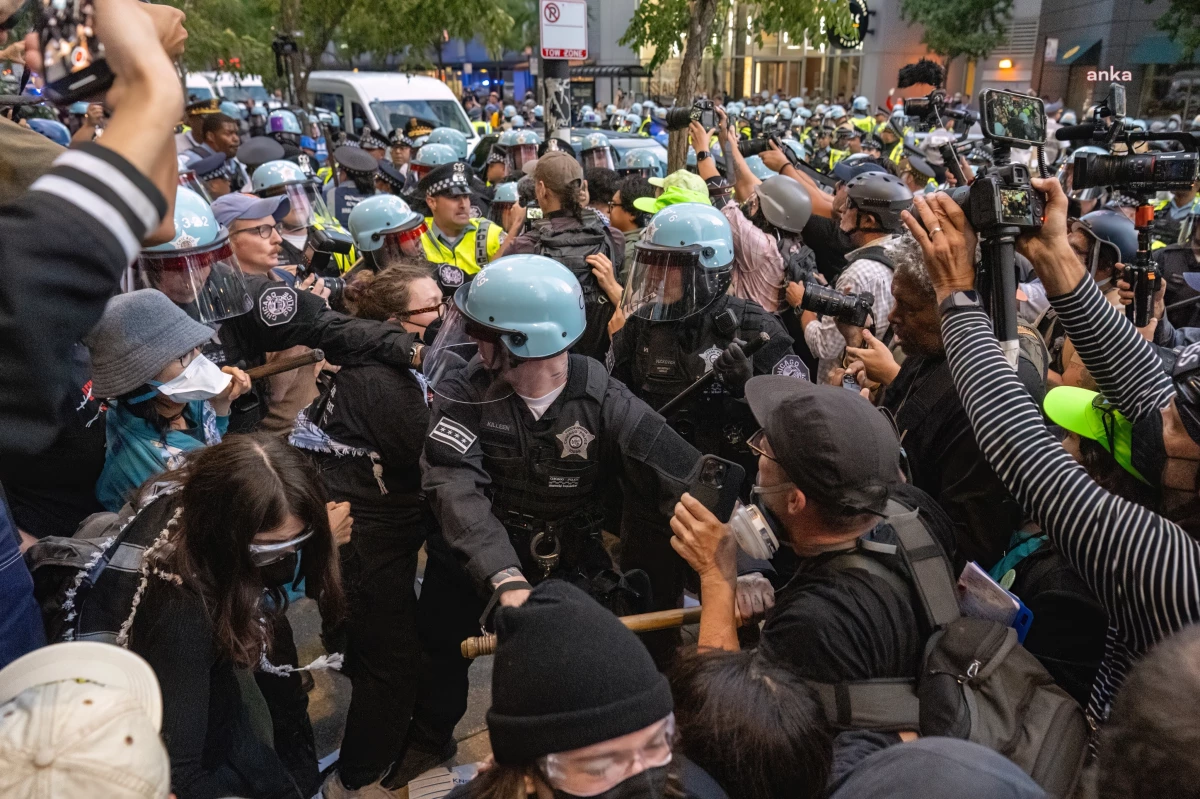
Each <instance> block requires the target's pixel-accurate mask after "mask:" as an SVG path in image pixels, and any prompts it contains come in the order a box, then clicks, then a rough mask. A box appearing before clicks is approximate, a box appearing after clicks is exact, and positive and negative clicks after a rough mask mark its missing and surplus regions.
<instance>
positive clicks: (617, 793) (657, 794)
mask: <svg viewBox="0 0 1200 799" xmlns="http://www.w3.org/2000/svg"><path fill="white" fill-rule="evenodd" d="M666 790H667V766H659V767H657V768H648V769H646V770H645V771H643V772H641V773H639V774H634V775H633V776H632V777H630V778H629V779H627V780H625V781H624V782H619V783H617V784H616V785H614V786H613V787H611V788H609V789H608V790H607V791H605V792H604V793H598V794H596V795H595V796H590V797H588V799H663V796H664V795H665V794H666ZM553 791H554V799H579V797H577V796H576V795H575V794H573V793H567V792H566V791H561V790H559V789H558V788H553Z"/></svg>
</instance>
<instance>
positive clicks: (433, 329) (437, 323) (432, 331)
mask: <svg viewBox="0 0 1200 799" xmlns="http://www.w3.org/2000/svg"><path fill="white" fill-rule="evenodd" d="M443 321H445V320H444V319H434V320H433V321H432V322H430V323H429V324H428V325H426V327H425V330H423V331H422V332H421V343H422V344H424V345H425V346H426V347H432V346H433V342H435V341H437V335H438V332H439V331H440V330H441V329H442V322H443Z"/></svg>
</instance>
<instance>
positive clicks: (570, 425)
mask: <svg viewBox="0 0 1200 799" xmlns="http://www.w3.org/2000/svg"><path fill="white" fill-rule="evenodd" d="M585 329H586V315H585V311H584V303H583V291H582V289H581V288H580V285H579V281H578V280H577V279H576V278H575V276H574V275H573V274H572V272H571V271H570V270H569V269H567V268H566V267H565V266H563V265H562V264H559V263H557V262H555V261H552V260H550V259H549V258H545V257H543V256H540V255H509V256H505V257H504V258H501V259H499V260H497V261H496V262H494V263H492V264H489V265H488V266H487V267H485V268H484V269H483V270H482V271H481V272H480V274H479V275H478V276H476V278H475V280H473V281H472V282H471V283H469V284H467V285H465V286H463V287H462V288H460V289H459V290H458V291H457V292H455V294H454V302H453V305H452V307H451V309H450V311H449V313H448V314H447V317H446V321H445V323H444V324H443V325H442V328H441V330H440V331H439V332H438V335H437V339H436V340H435V341H434V344H433V346H432V348H431V350H430V353H429V357H428V358H427V360H426V362H425V367H424V373H425V375H426V378H427V379H428V380H429V381H430V387H431V389H432V391H433V395H434V399H433V404H432V410H431V419H430V428H429V434H428V435H427V436H426V439H425V448H424V455H423V458H422V473H423V479H422V486H423V488H424V489H425V491H426V493H427V494H428V496H429V498H430V502H431V503H432V508H433V510H434V512H435V514H436V515H437V517H438V519H439V521H440V523H441V531H442V535H443V536H444V541H441V540H440V539H439V541H435V542H434V543H433V544H431V545H430V552H431V554H430V558H429V566H428V567H427V569H426V572H425V574H426V578H425V583H424V587H423V588H422V597H423V599H422V601H425V599H424V597H425V593H426V592H429V596H430V601H432V602H434V606H436V607H440V608H444V609H445V610H446V613H447V617H448V618H445V619H444V620H443V623H442V625H441V626H440V627H439V628H438V631H437V633H436V636H435V642H436V647H433V648H431V649H430V664H429V669H428V670H427V671H426V676H425V681H424V683H423V685H422V689H421V692H420V696H421V697H422V699H421V700H420V701H419V702H418V707H417V710H416V712H415V716H416V717H417V718H419V719H421V721H420V722H419V723H418V722H414V726H413V730H414V731H415V730H417V729H418V728H419V729H421V730H424V732H423V733H422V735H421V738H422V740H421V742H420V743H416V742H412V741H410V743H411V744H412V746H413V747H414V748H415V749H416V750H419V751H420V752H422V753H438V752H441V751H443V749H444V747H445V746H446V745H447V744H448V743H449V742H450V741H451V740H452V733H453V728H454V724H455V722H456V721H457V719H458V718H459V717H460V716H461V715H462V713H463V712H464V711H465V708H466V703H465V695H464V692H465V691H466V687H467V680H466V675H465V672H466V669H467V667H468V666H469V662H468V661H465V660H463V658H462V657H461V655H460V653H459V648H458V647H459V643H460V642H461V641H462V638H463V637H464V636H467V635H473V634H476V633H477V632H478V630H479V625H480V618H481V614H482V616H483V618H484V619H485V620H486V619H487V618H489V617H490V614H491V610H492V609H493V608H494V607H495V606H496V605H497V604H501V605H513V604H520V602H522V601H523V600H524V598H525V597H526V596H527V595H528V590H529V587H530V584H531V583H533V584H537V583H540V582H542V581H545V580H546V579H548V578H554V577H561V578H563V579H567V580H570V581H572V582H574V583H576V584H577V585H579V586H581V587H583V588H584V589H585V590H587V591H588V592H589V593H590V594H592V595H593V596H594V597H595V599H596V600H597V601H599V602H600V603H601V604H602V605H604V606H605V607H607V608H609V609H610V610H612V611H613V612H616V613H618V614H619V613H625V612H636V611H637V610H650V609H651V606H650V605H649V600H650V599H651V595H652V598H653V602H654V605H653V606H652V607H654V608H667V607H674V606H675V604H676V602H677V601H678V600H679V597H680V594H681V591H682V584H681V583H680V582H677V580H678V578H679V573H678V566H679V562H678V560H674V561H673V563H672V564H671V566H672V569H671V570H670V572H669V573H664V575H663V581H662V582H661V583H659V584H653V585H652V581H653V579H654V578H653V577H648V576H647V575H646V574H645V573H644V572H640V571H631V570H632V569H636V567H635V566H633V565H631V563H632V562H633V561H636V560H638V559H639V558H640V557H641V555H640V553H641V552H643V551H651V550H655V549H656V548H661V549H665V541H666V537H665V536H664V535H663V533H664V532H665V531H664V530H663V524H664V523H665V519H666V516H667V514H669V512H670V507H671V506H672V505H673V504H674V502H675V499H676V497H677V496H678V493H679V492H680V491H681V490H682V488H683V487H684V485H685V483H686V481H687V480H688V479H689V475H690V474H691V473H692V472H693V471H694V470H695V468H696V465H697V463H698V461H699V457H700V456H699V453H698V452H696V450H695V449H694V448H693V447H691V446H690V445H689V444H687V443H686V442H685V441H684V440H683V439H682V438H681V437H680V436H679V435H678V434H677V433H676V432H675V431H674V430H672V429H671V428H670V427H668V426H667V424H666V422H665V421H664V420H663V419H662V417H661V416H659V415H658V414H656V413H654V411H652V410H651V409H650V408H649V406H647V405H646V403H644V402H643V401H642V400H639V399H638V398H637V397H635V396H634V395H633V394H632V393H631V392H630V391H629V389H627V388H626V387H625V386H624V385H623V384H622V383H620V382H619V381H618V380H617V379H616V378H614V377H611V376H610V375H609V374H608V372H607V370H606V369H605V368H604V366H603V365H602V364H601V363H600V362H599V361H597V360H595V359H594V358H588V357H586V356H583V355H577V354H572V353H570V352H569V351H570V349H571V347H572V345H573V344H574V343H575V342H576V341H578V340H579V338H580V337H581V336H583V335H584V332H585ZM621 442H626V443H621ZM651 442H653V446H650V443H651ZM493 445H496V446H498V447H500V449H496V450H493V448H492V447H493ZM485 450H486V451H487V452H488V453H493V452H501V451H502V452H504V453H506V455H505V457H506V458H507V457H511V458H513V459H514V460H512V461H506V462H508V463H511V464H522V465H520V466H516V467H513V468H509V467H503V466H501V465H500V462H499V461H498V460H496V459H494V458H493V457H492V456H491V455H490V454H489V455H488V456H486V457H485V455H484V452H485ZM481 474H486V475H487V478H486V479H487V482H488V484H489V485H490V488H489V490H488V493H486V494H485V492H484V490H483V487H482V483H481V480H480V475H481ZM602 475H603V476H605V477H604V479H601V476H602ZM564 481H565V483H564ZM564 484H566V485H570V486H572V488H571V490H570V492H569V493H565V492H562V491H560V490H558V488H557V486H559V485H564ZM618 484H620V485H621V486H622V490H623V492H624V499H623V506H622V508H623V509H622V514H621V521H620V528H621V531H622V532H621V535H622V537H623V541H624V545H623V546H624V554H623V558H624V559H625V562H624V565H623V568H624V569H625V571H624V573H621V572H617V571H616V570H615V568H614V565H613V562H612V560H611V558H610V557H609V556H608V554H607V553H606V552H605V551H604V548H603V546H602V544H601V541H600V538H599V531H600V529H601V527H602V526H604V516H605V513H604V511H603V508H604V507H606V503H607V502H609V501H611V500H612V499H613V498H614V495H613V494H612V492H613V491H614V490H615V486H616V485H618ZM447 544H448V546H447ZM660 545H661V546H660ZM464 567H465V569H466V572H467V575H468V576H469V578H470V580H469V581H465V580H464V579H463V577H462V576H461V573H460V571H459V570H460V569H462V568H464ZM651 587H652V588H653V590H652V592H651V593H650V594H648V593H646V592H647V591H648V590H649V589H650V588H651ZM480 595H482V596H489V595H490V597H491V599H490V602H486V603H485V602H484V601H482V600H480V599H479V598H478V597H479V596H480ZM435 600H436V601H435ZM597 608H599V606H597ZM449 617H452V618H449ZM661 654H663V655H664V656H665V655H666V652H665V651H664V652H662V653H661ZM411 738H412V733H411V732H410V739H411Z"/></svg>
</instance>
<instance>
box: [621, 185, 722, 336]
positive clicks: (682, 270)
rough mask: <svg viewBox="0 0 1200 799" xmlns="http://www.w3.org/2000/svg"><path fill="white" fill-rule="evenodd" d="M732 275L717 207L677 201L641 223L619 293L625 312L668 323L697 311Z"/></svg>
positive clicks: (701, 308) (711, 298) (710, 302)
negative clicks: (639, 235) (629, 265)
mask: <svg viewBox="0 0 1200 799" xmlns="http://www.w3.org/2000/svg"><path fill="white" fill-rule="evenodd" d="M732 276H733V231H732V230H730V227H729V222H728V220H726V219H725V215H724V214H722V213H721V212H720V211H719V210H717V209H716V208H713V207H712V206H711V205H704V204H702V203H677V204H675V205H669V206H667V207H666V208H664V209H662V210H661V211H659V212H658V213H657V214H655V215H654V216H653V217H651V218H650V221H649V222H648V223H646V227H645V230H643V231H642V238H641V240H640V241H639V242H638V244H637V245H636V247H635V248H634V256H633V264H632V266H631V267H630V270H629V282H628V283H627V285H626V288H625V292H624V294H623V295H622V297H621V309H622V310H623V311H624V312H625V315H626V316H627V317H629V316H637V317H640V318H642V319H646V320H648V321H651V322H673V321H678V320H680V319H686V318H687V317H689V316H692V315H694V314H697V313H700V312H701V311H703V310H704V309H705V308H707V307H708V306H709V305H711V304H712V303H713V301H714V300H716V299H717V298H718V297H720V296H721V295H723V294H724V293H725V291H726V290H727V289H728V288H729V283H730V281H731V280H732Z"/></svg>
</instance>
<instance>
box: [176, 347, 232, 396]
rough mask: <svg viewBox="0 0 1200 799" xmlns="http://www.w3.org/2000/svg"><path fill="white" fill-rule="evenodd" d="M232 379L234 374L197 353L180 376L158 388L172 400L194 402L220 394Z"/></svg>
mask: <svg viewBox="0 0 1200 799" xmlns="http://www.w3.org/2000/svg"><path fill="white" fill-rule="evenodd" d="M232 380H233V376H232V375H228V374H226V373H225V372H222V371H221V369H220V367H218V366H217V365H216V364H215V363H213V362H212V361H210V360H209V359H208V358H205V357H204V356H203V355H197V356H196V357H195V358H193V359H192V362H191V363H189V364H188V365H187V368H186V369H184V370H183V372H181V373H180V375H179V376H178V377H176V378H174V379H173V380H168V381H167V382H165V383H163V384H162V385H160V386H158V387H157V388H158V393H159V394H162V395H163V396H164V397H166V398H167V399H169V400H171V401H172V402H194V401H196V400H207V399H212V398H213V397H216V396H220V394H221V392H223V391H224V390H225V389H226V388H228V387H229V383H230V382H231V381H232Z"/></svg>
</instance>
